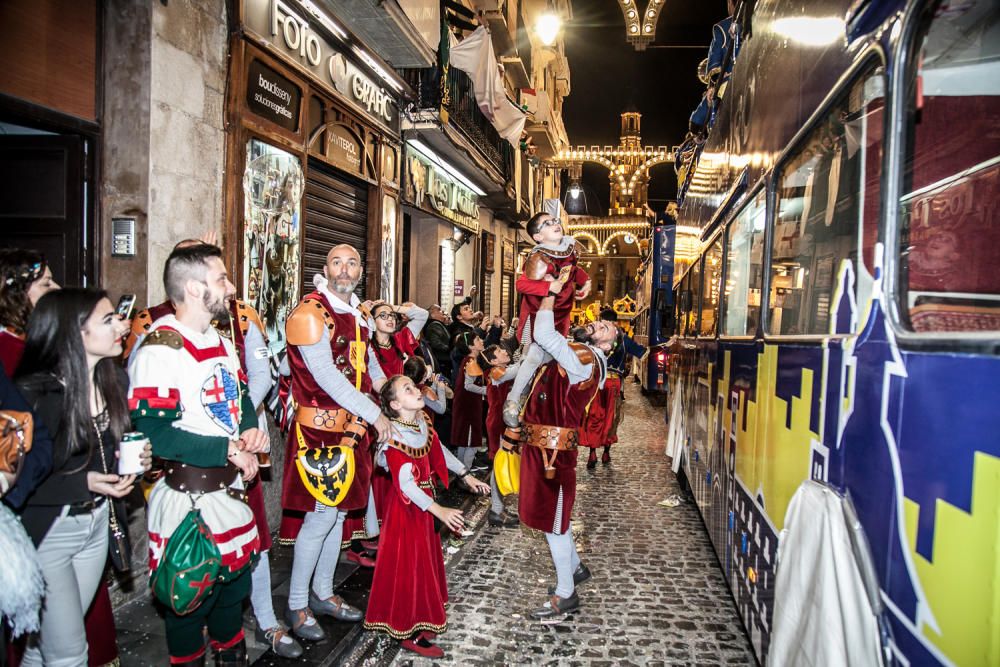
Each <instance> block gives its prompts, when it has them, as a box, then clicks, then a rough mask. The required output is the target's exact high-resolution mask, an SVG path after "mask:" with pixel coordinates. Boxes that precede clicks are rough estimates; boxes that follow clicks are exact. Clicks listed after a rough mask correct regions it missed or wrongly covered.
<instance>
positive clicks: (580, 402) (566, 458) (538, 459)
mask: <svg viewBox="0 0 1000 667" xmlns="http://www.w3.org/2000/svg"><path fill="white" fill-rule="evenodd" d="M593 372H594V374H596V373H597V372H598V370H597V361H596V360H595V362H594V365H593ZM535 379H536V382H534V383H533V385H532V390H531V394H530V395H529V396H528V402H527V404H526V405H525V408H524V418H523V421H524V423H525V424H533V425H540V426H558V427H561V428H573V429H579V428H580V427H581V426H582V424H583V420H584V418H585V417H586V413H587V406H588V405H590V402H591V401H592V400H593V399H594V396H595V395H596V394H597V384H598V383H597V378H596V377H593V376H592V377H591V380H588V381H585V382H582V383H578V384H575V385H574V384H570V380H569V377H568V376H567V375H566V371H564V370H563V369H562V368H561V367H560V366H559V364H558V362H556V361H550V362H549V363H547V364H545V365H543V366H542V367H541V368H539V369H538V371H537V372H536V374H535ZM554 467H555V469H556V470H555V477H554V478H553V479H546V478H545V466H544V463H543V462H542V452H541V450H540V449H539V448H538V447H534V446H531V445H528V444H522V446H521V497H520V501H519V507H518V513H519V515H520V518H521V523H523V524H525V525H527V526H530V527H531V528H535V529H536V530H541V531H543V532H546V533H552V532H556V531H554V530H553V527H554V525H555V517H556V511H557V509H558V502H559V490H560V489H562V516H561V519H562V520H561V522H560V524H559V526H558V528H559V530H558V532H560V533H563V532H565V531H566V530H567V529H568V528H569V520H570V515H571V514H572V512H573V501H574V500H575V499H576V450H571V451H561V452H559V454H558V455H557V456H556V459H555V464H554Z"/></svg>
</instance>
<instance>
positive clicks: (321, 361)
mask: <svg viewBox="0 0 1000 667" xmlns="http://www.w3.org/2000/svg"><path fill="white" fill-rule="evenodd" d="M299 352H300V353H301V354H302V361H304V362H305V365H306V368H307V369H308V370H309V373H310V374H311V375H312V376H313V379H314V380H316V384H318V385H319V387H320V389H322V390H323V391H325V392H326V393H327V395H328V396H329V397H330V398H332V399H333V400H334V401H336V402H337V403H338V404H340V405H341V406H343V407H344V408H346V409H347V410H348V411H349V412H353V413H354V414H356V415H359V416H360V417H361V418H362V419H364V420H365V421H366V422H368V423H369V424H372V423H374V422H375V421H377V420H378V418H379V417H380V416H381V415H382V411H381V410H379V408H378V406H377V405H375V403H374V402H373V401H372V400H371V399H370V398H368V397H367V396H365V395H364V394H362V393H361V392H360V391H358V390H357V389H355V388H354V385H353V384H351V383H350V381H349V380H348V379H347V378H345V377H344V374H343V373H341V372H340V370H338V369H337V367H336V366H335V365H334V363H333V356H332V355H331V354H330V336H329V333H328V332H326V331H324V332H323V336H322V337H321V338H320V339H319V341H318V342H316V343H313V344H312V345H300V346H299Z"/></svg>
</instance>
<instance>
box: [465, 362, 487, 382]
mask: <svg viewBox="0 0 1000 667" xmlns="http://www.w3.org/2000/svg"><path fill="white" fill-rule="evenodd" d="M465 374H466V375H468V376H469V377H474V378H478V377H482V376H483V369H482V368H480V367H479V364H478V363H476V360H475V359H470V360H469V363H467V364H466V365H465Z"/></svg>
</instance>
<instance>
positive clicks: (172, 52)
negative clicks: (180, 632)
mask: <svg viewBox="0 0 1000 667" xmlns="http://www.w3.org/2000/svg"><path fill="white" fill-rule="evenodd" d="M150 4H151V5H152V14H153V15H152V35H151V39H150V42H151V53H152V58H151V68H150V100H151V104H150V138H149V227H148V230H149V260H148V261H149V273H150V275H151V276H156V277H158V276H159V275H160V274H161V271H162V267H163V263H164V261H165V260H166V258H167V255H169V254H170V251H171V249H172V248H173V246H174V244H175V243H177V242H178V241H180V240H182V239H185V238H190V237H198V236H201V235H202V234H204V233H206V232H208V231H211V230H215V231H217V232H219V233H220V235H221V231H222V226H223V224H222V210H223V208H222V207H223V170H224V165H225V127H224V123H223V118H224V107H225V87H226V73H227V72H226V70H227V65H228V60H227V56H228V43H227V18H226V2H225V0H171V2H169V3H159V2H154V3H150ZM150 283H151V284H150V285H149V300H150V302H151V303H158V302H159V301H161V300H162V298H163V285H162V284H161V283H160V281H159V280H151V281H150Z"/></svg>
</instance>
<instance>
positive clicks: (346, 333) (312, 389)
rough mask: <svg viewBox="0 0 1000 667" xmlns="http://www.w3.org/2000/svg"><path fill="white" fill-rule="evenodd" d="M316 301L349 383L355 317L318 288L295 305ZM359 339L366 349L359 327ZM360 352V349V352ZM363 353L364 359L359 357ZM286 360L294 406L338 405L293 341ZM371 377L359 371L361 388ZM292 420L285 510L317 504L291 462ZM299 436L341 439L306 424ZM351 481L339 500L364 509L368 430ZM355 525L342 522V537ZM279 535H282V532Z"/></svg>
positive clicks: (320, 441) (312, 441)
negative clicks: (329, 321)
mask: <svg viewBox="0 0 1000 667" xmlns="http://www.w3.org/2000/svg"><path fill="white" fill-rule="evenodd" d="M317 303H318V304H319V305H320V306H322V307H323V308H325V309H326V311H327V312H328V313H329V315H330V317H331V319H332V320H333V323H334V329H333V331H331V332H330V353H331V354H332V355H333V363H334V365H335V366H336V367H337V368H338V369H339V370H340V371H341V372H343V373H344V376H345V377H346V378H347V379H348V380H349V381H350V382H351V383H352V384H354V382H355V375H356V369H355V367H354V365H353V364H354V360H353V359H352V356H351V352H350V346H351V343H353V342H354V341H355V333H356V328H355V320H354V316H353V315H352V314H350V313H338V312H337V311H335V310H334V309H333V307H332V306H331V305H330V303H329V301H327V299H326V297H325V296H323V295H322V294H321V293H319V292H313V293H312V294H310V295H309V296H307V297H306V298H305V299H304V300H303V303H302V304H300V305H299V306H298V307H299V308H303V307H315V305H314V304H317ZM359 333H360V340H361V342H362V343H363V344H364V347H365V349H366V350H367V347H368V329H367V328H366V327H360V329H359ZM362 354H363V353H362ZM363 358H366V357H364V356H363ZM288 363H289V366H290V367H291V371H292V398H293V399H294V400H295V403H296V405H302V406H312V407H316V408H321V409H324V410H338V409H340V405H338V404H337V403H336V402H335V401H334V400H333V399H332V398H330V396H329V394H327V393H326V392H325V391H323V390H322V389H321V388H320V386H319V385H318V384H317V383H316V380H315V379H314V378H313V376H312V374H311V373H309V369H307V368H306V364H305V361H303V359H302V353H301V352H300V351H299V349H298V347H297V346H295V345H289V346H288ZM371 388H372V381H371V377H370V376H369V375H368V370H367V368H366V369H365V370H364V371H363V372H362V373H361V393H363V394H369V393H371ZM297 430H298V429H296V428H295V425H294V424H293V425H292V428H291V429H290V430H289V433H288V440H287V442H286V446H285V471H284V477H283V485H282V489H281V503H282V506H283V507H284V508H285V509H286V510H297V511H300V512H311V511H312V510H313V509H314V508H315V507H316V499H315V498H313V496H312V495H311V494H310V493H309V491H308V490H307V489H306V488H305V486H304V485H303V484H302V480H301V479H300V477H299V472H298V469H297V468H296V466H295V458H296V455H297V454H296V453H297V452H298V449H299V444H298V438H297V436H296V431H297ZM301 431H302V436H303V438H304V439H305V441H306V444H307V445H308V446H310V447H320V446H324V445H331V444H337V443H339V442H340V435H339V434H337V433H333V432H330V431H322V430H319V429H315V428H311V427H308V426H301ZM354 464H355V472H354V482H352V484H351V488H350V490H349V491H348V492H347V496H346V497H345V498H344V500H343V502H341V503H340V505H338V508H339V509H342V510H362V511H363V510H364V508H365V506H367V505H368V490H369V488H370V487H371V474H372V453H371V431H370V430H369V431H368V433H366V435H365V437H364V439H363V440H362V442H361V443H360V444H359V445H358V447H357V449H356V450H355V451H354ZM353 532H356V529H355V530H351V526H349V525H346V526H345V529H344V537H345V539H347V538H348V537H349V536H350V535H351V534H352V533H353ZM282 537H286V535H285V534H284V533H283V534H282Z"/></svg>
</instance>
